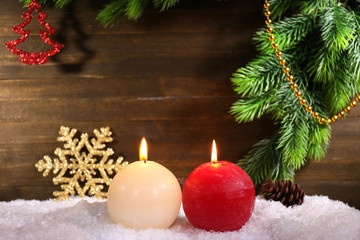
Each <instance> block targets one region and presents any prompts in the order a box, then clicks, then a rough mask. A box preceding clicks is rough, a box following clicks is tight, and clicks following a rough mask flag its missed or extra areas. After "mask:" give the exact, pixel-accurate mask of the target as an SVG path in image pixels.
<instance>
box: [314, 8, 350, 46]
mask: <svg viewBox="0 0 360 240" xmlns="http://www.w3.org/2000/svg"><path fill="white" fill-rule="evenodd" d="M355 22H356V18H354V15H353V14H352V13H351V12H349V11H347V10H346V9H345V8H343V7H341V6H339V5H335V6H333V7H330V8H329V9H328V10H327V11H326V12H325V14H323V15H322V16H320V21H319V25H320V28H321V37H322V39H323V41H324V44H325V47H326V48H327V49H328V51H330V52H333V53H336V52H338V51H343V50H345V49H346V48H347V47H348V46H349V44H350V42H351V40H352V39H353V38H354V36H353V34H354V33H355V31H356V25H355Z"/></svg>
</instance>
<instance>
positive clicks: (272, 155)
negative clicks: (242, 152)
mask: <svg viewBox="0 0 360 240" xmlns="http://www.w3.org/2000/svg"><path fill="white" fill-rule="evenodd" d="M276 146H277V140H276V137H274V138H272V139H264V140H261V141H260V142H258V143H256V144H255V145H254V146H253V149H252V150H250V152H249V154H248V155H247V156H246V157H245V158H244V159H242V160H240V161H239V162H238V165H239V166H240V167H241V168H243V169H244V171H246V172H247V173H248V174H249V176H250V177H251V179H252V181H253V182H254V185H255V186H257V185H259V184H261V183H262V182H264V181H266V180H267V179H269V178H270V179H277V178H278V179H283V180H292V179H293V178H294V171H293V170H292V169H291V168H289V167H287V166H286V165H285V164H284V163H283V161H282V157H281V151H279V150H278V149H277V148H276Z"/></svg>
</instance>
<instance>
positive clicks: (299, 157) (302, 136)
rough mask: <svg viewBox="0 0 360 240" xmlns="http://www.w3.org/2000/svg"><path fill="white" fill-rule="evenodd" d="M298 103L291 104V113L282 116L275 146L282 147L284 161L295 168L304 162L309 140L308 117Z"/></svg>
mask: <svg viewBox="0 0 360 240" xmlns="http://www.w3.org/2000/svg"><path fill="white" fill-rule="evenodd" d="M298 105H299V104H297V105H292V106H293V107H291V108H290V109H292V110H293V111H292V114H288V115H287V116H286V117H284V118H283V120H282V126H281V127H280V130H279V134H280V136H279V140H278V143H277V144H278V146H277V148H278V149H282V159H283V161H284V163H285V164H286V165H287V166H288V167H289V168H291V169H295V170H297V169H299V168H300V167H301V166H302V165H304V164H305V162H306V156H307V152H308V141H309V125H308V122H309V118H308V117H306V115H305V114H304V113H303V112H302V111H301V110H303V109H300V108H299V107H301V106H298ZM296 106H298V107H296ZM290 109H289V110H290Z"/></svg>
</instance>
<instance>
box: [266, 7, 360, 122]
mask: <svg viewBox="0 0 360 240" xmlns="http://www.w3.org/2000/svg"><path fill="white" fill-rule="evenodd" d="M269 8H270V3H269V2H268V0H265V3H264V9H265V12H264V15H265V17H266V21H265V24H266V25H267V29H266V32H267V33H268V34H269V36H268V39H269V41H271V42H272V45H271V46H272V48H273V49H274V50H275V55H276V57H277V58H278V59H279V64H280V65H281V66H283V72H284V73H285V74H286V75H287V77H286V79H287V81H288V82H289V83H290V88H291V89H292V90H294V92H295V93H294V94H295V97H297V98H299V104H300V105H302V106H304V107H305V110H306V112H308V113H310V114H311V116H312V117H313V118H314V119H316V120H317V121H318V122H319V123H320V124H326V125H329V124H331V123H332V122H336V121H337V120H338V119H339V118H342V117H344V116H345V113H348V112H350V110H351V108H354V107H355V106H356V103H357V102H360V95H357V96H356V97H355V100H353V101H351V102H350V103H349V105H348V106H346V107H345V108H344V110H342V111H340V112H338V113H336V114H334V115H333V116H332V117H331V118H326V117H323V116H320V115H319V113H318V112H316V111H314V109H313V107H312V106H310V105H308V104H307V102H306V99H304V98H302V92H301V91H300V90H298V85H297V84H296V83H295V82H294V76H293V75H292V74H291V73H290V68H289V67H288V66H286V60H285V59H284V58H283V52H281V51H280V50H279V44H277V43H276V41H275V36H274V34H273V31H274V28H273V27H272V26H271V24H272V20H271V19H270V15H271V12H270V10H269Z"/></svg>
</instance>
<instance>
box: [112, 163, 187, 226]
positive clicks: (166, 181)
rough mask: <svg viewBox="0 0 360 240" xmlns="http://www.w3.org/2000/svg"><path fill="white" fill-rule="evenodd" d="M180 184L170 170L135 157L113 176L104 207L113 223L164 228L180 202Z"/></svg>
mask: <svg viewBox="0 0 360 240" xmlns="http://www.w3.org/2000/svg"><path fill="white" fill-rule="evenodd" d="M181 195H182V194H181V188H180V185H179V182H178V181H177V179H176V177H175V176H174V174H173V173H172V172H170V171H169V170H168V169H167V168H165V167H164V166H162V165H160V164H158V163H156V162H153V161H146V162H144V161H137V162H134V163H131V164H129V165H128V166H126V167H125V168H124V169H122V170H121V171H119V172H118V173H117V174H116V176H115V177H114V179H113V180H112V182H111V184H110V187H109V191H108V197H107V207H108V212H109V214H110V217H111V219H112V221H113V222H114V223H121V224H122V225H124V226H125V227H130V228H136V229H144V228H167V227H169V226H170V225H171V224H172V223H173V222H174V221H175V219H176V217H177V215H178V213H179V210H180V206H181Z"/></svg>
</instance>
